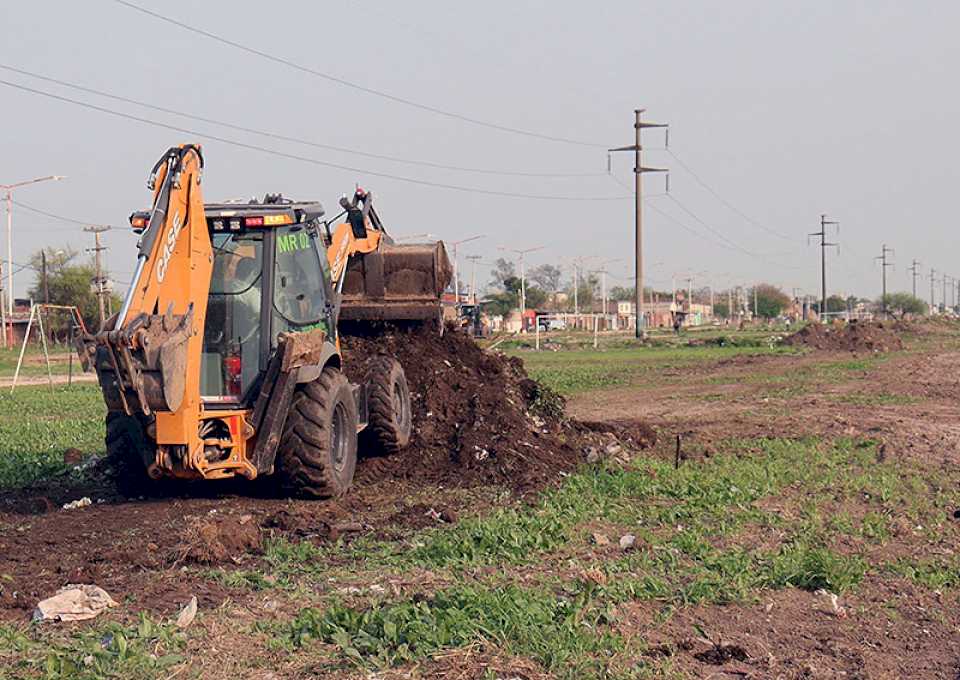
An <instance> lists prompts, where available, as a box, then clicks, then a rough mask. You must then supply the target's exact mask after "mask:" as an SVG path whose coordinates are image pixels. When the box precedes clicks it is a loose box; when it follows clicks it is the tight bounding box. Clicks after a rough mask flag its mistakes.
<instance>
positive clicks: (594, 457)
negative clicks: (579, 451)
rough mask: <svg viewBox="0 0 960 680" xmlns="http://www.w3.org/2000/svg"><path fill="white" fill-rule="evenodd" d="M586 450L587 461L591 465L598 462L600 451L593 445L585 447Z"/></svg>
mask: <svg viewBox="0 0 960 680" xmlns="http://www.w3.org/2000/svg"><path fill="white" fill-rule="evenodd" d="M586 452H587V463H589V464H590V465H593V464H594V463H598V462H600V452H599V451H598V450H597V447H595V446H588V447H587V449H586Z"/></svg>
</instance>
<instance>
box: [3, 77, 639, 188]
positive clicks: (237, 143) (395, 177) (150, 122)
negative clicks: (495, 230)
mask: <svg viewBox="0 0 960 680" xmlns="http://www.w3.org/2000/svg"><path fill="white" fill-rule="evenodd" d="M0 85H6V86H7V87H11V88H14V89H17V90H21V91H23V92H30V93H32V94H36V95H39V96H42V97H47V98H49V99H55V100H57V101H60V102H64V103H67V104H73V105H74V106H79V107H82V108H85V109H90V110H92V111H99V112H100V113H106V114H108V115H111V116H116V117H118V118H124V119H126V120H132V121H136V122H138V123H143V124H145V125H152V126H154V127H159V128H163V129H166V130H172V131H174V132H180V133H183V134H187V135H193V136H195V137H200V138H203V139H208V140H213V141H216V142H221V143H223V144H229V145H231V146H235V147H238V148H241V149H248V150H251V151H259V152H261V153H265V154H269V155H271V156H277V157H279V158H286V159H289V160H296V161H301V162H303V163H310V164H312V165H319V166H323V167H327V168H334V169H336V170H344V171H346V172H352V173H356V174H360V175H370V176H371V177H383V178H385V179H392V180H396V181H398V182H406V183H408V184H416V185H419V186H425V187H432V188H435V189H448V190H451V191H461V192H464V193H473V194H483V195H486V196H503V197H507V198H526V199H532V200H541V201H622V200H626V199H629V198H630V196H564V195H545V194H526V193H518V192H513V191H497V190H494V189H481V188H478V187H469V186H463V185H458V184H445V183H442V182H431V181H429V180H423V179H416V178H413V177H405V176H403V175H395V174H391V173H386V172H378V171H375V170H366V169H364V168H357V167H352V166H349V165H342V164H340V163H332V162H330V161H323V160H320V159H318V158H311V157H309V156H301V155H299V154H294V153H288V152H285V151H278V150H277V149H271V148H268V147H264V146H260V145H258V144H249V143H247V142H241V141H239V140H236V139H230V138H227V137H221V136H219V135H214V134H210V133H208V132H199V131H197V130H192V129H190V128H185V127H182V126H179V125H172V124H170V123H163V122H161V121H157V120H151V119H149V118H143V117H142V116H135V115H133V114H130V113H123V112H122V111H115V110H113V109H108V108H106V107H103V106H98V105H96V104H90V103H88V102H83V101H79V100H77V99H72V98H70V97H64V96H62V95H58V94H53V93H52V92H46V91H44V90H38V89H36V88H33V87H28V86H26V85H20V84H18V83H13V82H10V81H8V80H2V79H0Z"/></svg>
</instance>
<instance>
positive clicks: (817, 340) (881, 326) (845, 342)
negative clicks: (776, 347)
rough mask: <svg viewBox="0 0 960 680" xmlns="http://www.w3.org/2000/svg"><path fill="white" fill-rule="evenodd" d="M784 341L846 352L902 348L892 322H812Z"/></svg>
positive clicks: (799, 345)
mask: <svg viewBox="0 0 960 680" xmlns="http://www.w3.org/2000/svg"><path fill="white" fill-rule="evenodd" d="M783 342H784V344H785V345H790V346H792V347H811V348H813V349H820V350H834V351H848V352H889V351H892V350H898V349H903V340H901V339H900V336H899V334H898V332H897V329H896V328H895V325H894V324H891V323H883V322H881V321H873V322H863V321H860V322H858V321H851V322H850V323H848V324H845V325H843V326H839V327H835V326H825V325H823V324H819V323H812V324H808V325H807V326H804V327H803V328H801V329H800V330H799V331H797V332H796V333H794V334H793V335H790V336H788V337H787V338H785V339H784V341H783Z"/></svg>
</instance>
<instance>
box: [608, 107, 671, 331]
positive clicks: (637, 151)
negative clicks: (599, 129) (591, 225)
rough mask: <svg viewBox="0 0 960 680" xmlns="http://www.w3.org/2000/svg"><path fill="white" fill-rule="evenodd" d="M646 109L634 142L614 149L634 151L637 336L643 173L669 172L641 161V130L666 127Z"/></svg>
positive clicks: (637, 115) (637, 117) (637, 116)
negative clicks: (646, 115)
mask: <svg viewBox="0 0 960 680" xmlns="http://www.w3.org/2000/svg"><path fill="white" fill-rule="evenodd" d="M644 111H645V109H635V110H634V112H633V114H634V123H633V130H634V142H633V144H631V145H628V146H619V147H617V148H615V149H609V150H608V151H609V152H613V151H633V175H634V189H633V192H634V198H635V199H636V204H635V206H634V245H635V253H634V256H635V268H636V305H637V324H636V337H637V338H642V337H643V325H644V320H643V182H642V181H641V179H640V178H641V175H643V173H645V172H667V170H666V169H665V168H645V167H643V165H642V163H641V152H642V151H643V146H642V145H641V144H640V132H641V131H642V130H643V129H645V128H665V127H667V125H666V124H663V123H647V122H644V121H643V112H644ZM667 140H668V141H667V144H666V145H667V146H669V137H667Z"/></svg>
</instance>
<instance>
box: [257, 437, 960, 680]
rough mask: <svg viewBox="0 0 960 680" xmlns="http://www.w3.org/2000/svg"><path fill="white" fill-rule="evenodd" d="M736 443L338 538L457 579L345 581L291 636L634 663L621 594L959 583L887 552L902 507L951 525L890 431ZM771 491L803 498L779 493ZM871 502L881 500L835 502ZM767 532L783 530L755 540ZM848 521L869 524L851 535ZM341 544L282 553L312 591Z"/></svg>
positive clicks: (585, 670)
mask: <svg viewBox="0 0 960 680" xmlns="http://www.w3.org/2000/svg"><path fill="white" fill-rule="evenodd" d="M725 454H726V455H718V456H715V457H712V458H711V459H708V460H706V461H704V462H703V463H700V464H696V465H685V466H681V467H680V469H674V468H673V466H671V465H669V464H666V463H664V462H662V461H659V460H655V459H642V460H639V461H637V463H636V464H635V465H634V466H631V467H629V468H616V467H603V466H601V467H594V468H590V469H584V470H582V471H580V472H578V473H576V474H574V475H572V476H570V477H569V478H568V479H567V480H566V481H565V482H564V484H563V485H562V486H561V487H560V488H558V489H555V490H552V491H548V492H545V493H544V494H543V496H542V498H541V500H540V501H539V502H538V503H536V504H535V505H533V506H529V507H528V506H514V507H508V508H501V509H499V510H495V511H493V512H492V513H489V514H487V515H484V516H479V517H470V518H466V519H463V520H461V522H460V523H459V524H457V525H456V526H453V527H449V528H437V529H432V530H427V531H424V532H422V533H421V534H419V535H418V536H417V537H416V538H415V539H414V540H412V541H411V542H410V543H408V544H406V545H404V546H395V545H394V546H390V545H388V544H379V545H375V546H366V547H365V548H364V549H363V550H360V551H357V552H355V553H352V554H351V553H350V551H346V552H342V553H339V554H338V557H339V558H340V559H345V560H346V561H345V562H340V566H339V568H340V569H342V570H344V571H346V572H348V573H368V574H374V575H375V578H377V579H380V580H381V581H382V580H383V579H389V578H390V576H391V575H401V574H404V573H410V571H411V570H412V569H427V570H430V572H431V573H434V574H441V575H445V578H444V579H441V580H442V581H443V582H444V583H445V584H453V585H445V586H441V587H440V588H439V589H436V590H431V589H430V588H424V589H423V591H422V592H417V593H414V594H412V595H411V594H410V593H406V594H404V595H403V596H402V597H401V598H400V599H394V598H392V597H390V596H376V595H374V596H372V597H361V598H360V601H359V602H352V603H349V604H348V603H344V602H342V601H340V600H339V599H338V597H336V596H335V597H333V598H331V599H328V600H327V601H325V603H324V604H321V605H320V606H316V605H314V606H309V607H305V608H303V609H302V610H301V611H300V612H299V613H298V614H297V615H296V616H295V617H294V618H293V619H292V620H289V621H287V622H286V623H283V624H280V625H279V627H278V628H276V629H273V630H272V632H273V633H274V634H276V635H278V636H279V639H280V640H281V641H282V644H284V645H286V646H287V647H288V648H289V649H292V650H296V649H300V648H302V647H304V646H309V645H311V644H313V642H314V641H320V642H323V643H325V644H328V645H334V646H335V647H336V649H337V650H338V651H337V655H336V657H335V659H338V661H337V663H342V664H346V665H352V664H360V665H365V666H370V667H383V666H389V665H393V664H400V663H407V662H410V661H414V660H418V659H422V658H424V657H428V656H430V655H431V654H434V653H435V652H437V651H440V650H442V649H446V648H450V647H463V646H466V645H471V644H474V643H478V642H479V643H489V644H493V645H495V646H496V647H498V648H502V649H504V650H506V651H507V652H509V653H511V654H515V655H519V656H523V657H526V658H530V659H533V660H534V661H536V662H537V663H539V664H541V665H542V666H543V667H544V668H546V669H548V670H550V671H551V672H553V673H555V674H557V675H558V676H559V677H603V676H609V677H617V672H615V671H616V670H617V669H616V668H615V667H614V665H613V662H612V661H611V660H612V659H618V658H621V657H622V655H623V653H624V652H623V649H624V640H622V639H621V638H620V637H619V636H618V634H617V633H616V631H615V627H613V626H611V622H612V620H613V619H612V616H611V612H613V611H614V610H615V608H616V606H617V605H619V604H621V603H625V602H629V601H633V600H641V601H643V600H646V601H651V602H654V603H657V604H658V606H662V607H684V606H690V605H694V604H701V605H717V604H726V603H730V602H746V603H750V602H753V601H756V600H757V599H758V597H759V596H760V594H762V593H763V592H765V591H769V590H777V589H782V588H800V589H804V590H810V591H814V590H819V589H825V590H828V591H830V592H834V593H841V594H842V593H847V592H849V591H854V590H856V589H857V588H858V587H859V585H860V584H861V583H862V582H863V580H864V579H865V578H867V576H868V575H869V574H871V573H873V574H881V575H882V574H888V575H889V574H894V573H895V574H898V575H900V576H903V577H908V578H912V579H913V580H915V581H917V582H918V583H921V584H924V585H926V586H929V587H935V586H943V587H952V586H955V585H958V584H957V579H956V577H955V576H951V575H952V574H954V573H955V571H956V570H955V566H956V565H953V567H954V571H953V572H951V565H948V564H946V563H944V564H927V563H913V562H910V561H903V562H898V563H897V564H896V565H891V564H888V562H887V561H885V560H884V559H881V558H879V557H877V556H875V553H874V549H875V548H876V547H878V546H882V545H884V544H885V543H886V542H887V541H888V540H890V537H891V531H890V526H889V524H890V521H891V517H893V516H894V514H895V512H896V513H903V514H904V515H905V516H907V517H909V518H910V521H911V522H918V523H920V522H922V523H925V524H929V525H931V527H932V531H933V532H935V533H942V532H944V531H947V530H950V527H948V526H946V522H947V520H946V519H945V518H943V517H942V515H943V513H942V508H941V506H940V505H939V503H940V500H941V499H939V498H937V497H932V498H931V496H930V494H929V493H927V494H918V493H917V489H918V485H921V484H925V483H926V482H925V481H924V480H925V479H926V477H924V475H925V474H928V471H925V470H923V469H920V468H914V467H911V466H910V465H908V464H904V463H903V462H902V461H899V462H897V463H896V464H893V463H877V461H876V459H875V444H874V443H873V442H867V441H852V440H839V441H836V442H833V443H826V442H823V441H820V440H817V439H803V440H783V439H770V440H753V441H737V442H728V443H727V445H726V446H725ZM958 480H960V475H953V477H952V478H951V480H943V481H942V483H943V484H944V486H949V484H953V483H956V482H957V481H958ZM771 501H775V502H777V503H779V504H784V505H789V506H791V507H792V508H794V511H793V512H791V513H789V514H787V513H784V512H782V511H781V510H780V509H779V508H770V507H768V506H769V503H770V502H771ZM854 503H861V504H862V503H866V505H867V506H868V508H867V509H866V510H865V511H863V512H857V513H847V512H842V513H841V512H833V511H832V509H831V508H832V507H835V506H838V505H844V504H846V505H851V504H854ZM851 507H852V506H851ZM598 526H600V527H606V528H605V529H604V531H605V532H606V533H607V534H610V535H612V537H613V542H614V547H613V549H612V554H611V553H607V554H606V555H603V556H598V554H597V552H598V551H599V552H600V553H602V552H603V551H602V550H601V549H599V548H596V547H591V545H590V538H589V537H590V534H591V533H592V532H594V531H595V530H596V527H598ZM627 532H631V533H634V534H635V535H636V536H637V540H638V545H639V546H640V548H639V549H637V550H635V551H631V552H625V553H624V552H620V551H619V550H617V549H616V548H615V545H616V537H617V536H618V535H620V534H622V533H627ZM765 535H769V536H771V537H775V540H770V541H759V542H757V541H754V540H753V539H755V538H756V537H758V536H761V537H762V536H765ZM844 536H847V537H855V538H856V539H857V540H856V541H854V543H852V544H850V543H847V544H845V545H846V547H844V548H842V549H841V548H839V547H837V546H838V545H839V544H840V542H839V541H838V539H839V538H840V537H844ZM411 546H412V547H411ZM601 557H605V559H603V558H601ZM329 558H330V555H329V554H326V555H324V554H322V551H318V550H317V549H316V548H314V547H312V546H311V547H310V548H305V549H298V548H297V544H287V545H286V546H284V548H283V551H282V553H281V552H273V553H272V554H271V555H270V556H269V557H268V560H269V561H270V562H271V564H272V565H273V568H274V569H278V570H280V571H281V572H285V573H288V574H290V575H291V577H292V578H294V579H296V578H298V576H297V575H296V574H294V573H293V571H292V569H291V568H290V567H291V566H292V565H293V564H298V565H299V566H300V569H301V571H300V572H299V577H300V578H302V577H303V575H304V574H312V576H309V577H307V578H306V579H305V580H304V581H303V582H302V583H301V588H300V592H303V591H305V590H309V589H310V588H311V587H313V586H311V581H312V579H314V578H322V577H321V573H322V572H320V571H315V568H316V565H315V564H313V562H314V561H323V560H328V559H329ZM285 565H286V566H285ZM584 574H592V575H591V576H584ZM323 575H324V576H326V577H329V572H326V573H324V574H323ZM620 670H622V669H620Z"/></svg>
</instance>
